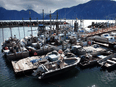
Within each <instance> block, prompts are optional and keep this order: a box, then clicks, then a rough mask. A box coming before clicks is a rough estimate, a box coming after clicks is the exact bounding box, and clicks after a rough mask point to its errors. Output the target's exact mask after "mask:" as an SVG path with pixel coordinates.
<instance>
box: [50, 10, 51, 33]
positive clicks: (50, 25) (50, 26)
mask: <svg viewBox="0 0 116 87" xmlns="http://www.w3.org/2000/svg"><path fill="white" fill-rule="evenodd" d="M50 31H51V11H50Z"/></svg>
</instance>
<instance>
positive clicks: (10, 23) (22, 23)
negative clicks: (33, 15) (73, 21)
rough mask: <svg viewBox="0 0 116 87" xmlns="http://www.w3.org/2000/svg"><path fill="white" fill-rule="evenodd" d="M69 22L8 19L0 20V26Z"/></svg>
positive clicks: (62, 22)
mask: <svg viewBox="0 0 116 87" xmlns="http://www.w3.org/2000/svg"><path fill="white" fill-rule="evenodd" d="M64 23H65V24H68V23H67V22H65V21H33V20H32V21H31V22H30V21H29V20H27V21H8V22H0V28H2V27H3V28H5V27H18V26H31V25H32V26H38V24H44V25H50V24H51V25H56V24H61V25H62V24H64Z"/></svg>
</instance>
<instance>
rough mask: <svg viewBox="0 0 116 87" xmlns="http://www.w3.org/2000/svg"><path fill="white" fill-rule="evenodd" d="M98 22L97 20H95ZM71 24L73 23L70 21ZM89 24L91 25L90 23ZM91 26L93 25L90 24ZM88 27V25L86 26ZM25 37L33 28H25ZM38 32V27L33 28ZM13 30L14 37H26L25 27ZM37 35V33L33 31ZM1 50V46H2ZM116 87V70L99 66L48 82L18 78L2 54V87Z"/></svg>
mask: <svg viewBox="0 0 116 87" xmlns="http://www.w3.org/2000/svg"><path fill="white" fill-rule="evenodd" d="M95 21H96V20H95ZM70 22H71V21H70ZM90 22H92V21H90ZM90 22H89V23H90ZM90 24H91V23H90ZM85 25H87V24H85ZM24 29H25V36H29V35H30V34H31V32H29V30H31V27H24ZM32 29H33V30H36V29H37V27H32ZM3 30H4V38H5V39H6V38H8V37H10V29H9V28H4V29H3ZM19 30H20V35H19V31H18V27H14V28H12V35H16V37H17V38H19V39H21V38H23V37H24V31H23V27H19ZM33 34H34V35H36V34H37V32H36V31H33ZM2 42H3V38H2V29H1V28H0V43H2ZM0 49H1V45H0ZM115 86H116V70H113V71H111V72H109V71H107V70H102V69H101V68H100V67H99V66H94V67H91V68H87V69H80V68H79V67H78V66H77V67H76V68H75V69H73V70H71V71H69V72H66V73H64V74H61V75H58V76H56V77H54V78H50V79H47V80H42V81H41V80H38V79H37V78H35V77H33V76H31V75H24V76H21V77H16V76H15V74H14V72H13V68H12V65H11V63H10V62H8V61H7V60H6V59H5V58H4V57H3V54H2V52H0V87H115Z"/></svg>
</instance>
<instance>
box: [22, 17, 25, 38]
mask: <svg viewBox="0 0 116 87" xmlns="http://www.w3.org/2000/svg"><path fill="white" fill-rule="evenodd" d="M22 21H23V31H24V37H25V29H24V20H23V18H22Z"/></svg>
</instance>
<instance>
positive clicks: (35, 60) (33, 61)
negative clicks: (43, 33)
mask: <svg viewBox="0 0 116 87" xmlns="http://www.w3.org/2000/svg"><path fill="white" fill-rule="evenodd" d="M39 60H41V58H40V59H34V60H31V61H30V62H32V63H36V62H38V61H39Z"/></svg>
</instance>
